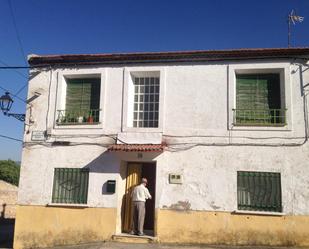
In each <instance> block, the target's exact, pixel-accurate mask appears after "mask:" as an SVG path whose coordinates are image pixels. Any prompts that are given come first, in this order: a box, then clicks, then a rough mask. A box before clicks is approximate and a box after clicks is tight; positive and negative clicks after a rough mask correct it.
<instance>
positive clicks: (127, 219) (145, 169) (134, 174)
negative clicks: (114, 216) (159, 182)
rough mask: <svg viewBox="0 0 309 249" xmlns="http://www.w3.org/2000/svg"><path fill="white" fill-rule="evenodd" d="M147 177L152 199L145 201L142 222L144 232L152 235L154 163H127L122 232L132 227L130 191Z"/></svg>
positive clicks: (153, 218)
mask: <svg viewBox="0 0 309 249" xmlns="http://www.w3.org/2000/svg"><path fill="white" fill-rule="evenodd" d="M143 177H144V178H147V180H148V184H147V188H148V190H149V192H150V194H151V196H152V199H148V200H147V201H146V215H145V223H144V232H145V234H147V235H153V231H154V220H155V199H156V195H155V194H156V191H155V190H156V163H133V162H132V163H131V162H130V163H128V164H127V178H126V192H125V206H124V213H123V227H122V231H123V232H130V231H131V227H132V222H133V219H132V216H133V215H132V211H133V210H132V198H131V193H132V191H133V189H134V187H135V186H136V185H138V184H139V183H140V181H141V179H142V178H143Z"/></svg>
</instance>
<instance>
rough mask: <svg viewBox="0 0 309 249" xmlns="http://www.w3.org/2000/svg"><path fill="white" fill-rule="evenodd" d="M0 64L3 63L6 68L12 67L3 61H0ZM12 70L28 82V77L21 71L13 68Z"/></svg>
mask: <svg viewBox="0 0 309 249" xmlns="http://www.w3.org/2000/svg"><path fill="white" fill-rule="evenodd" d="M0 63H1V64H2V65H4V66H5V67H10V65H8V64H7V63H5V62H4V61H3V60H0ZM12 70H13V71H14V72H15V73H17V74H18V75H20V76H21V77H23V78H25V79H27V80H28V77H27V75H25V74H23V73H22V72H20V71H18V70H16V69H14V68H12Z"/></svg>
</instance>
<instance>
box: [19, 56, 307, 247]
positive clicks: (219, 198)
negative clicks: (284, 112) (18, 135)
mask: <svg viewBox="0 0 309 249" xmlns="http://www.w3.org/2000/svg"><path fill="white" fill-rule="evenodd" d="M256 68H257V69H258V70H264V71H265V70H267V68H272V70H280V72H282V74H283V77H284V79H285V80H284V96H285V101H286V106H287V107H288V124H287V126H285V127H234V126H233V122H232V118H233V117H232V108H233V105H234V102H235V97H234V95H235V94H234V90H235V77H234V76H235V74H234V73H235V71H236V70H253V69H256ZM305 69H306V66H300V65H298V64H296V63H294V64H292V63H290V62H289V61H260V62H257V61H255V62H250V61H246V62H224V63H223V62H222V63H200V64H190V63H188V64H177V65H156V66H149V65H146V66H138V65H134V66H132V67H121V66H115V67H96V68H92V69H88V68H87V67H83V68H80V69H53V70H52V71H50V70H47V71H43V70H42V72H35V70H33V71H32V78H31V80H30V85H29V95H28V97H29V98H30V97H31V96H32V95H33V94H34V92H39V93H40V94H41V95H40V96H39V97H38V98H37V99H35V100H34V101H33V102H32V108H31V114H32V117H30V112H29V111H30V110H29V109H28V113H27V114H28V115H27V118H28V119H29V118H31V119H32V121H34V123H33V124H32V125H31V126H30V127H27V128H26V132H25V137H24V140H25V142H26V143H25V146H24V148H23V155H22V166H21V179H20V190H19V198H18V203H19V205H20V207H19V209H18V213H17V230H16V234H15V248H26V247H29V245H32V244H31V243H32V242H31V241H30V242H29V241H28V239H27V238H29V236H26V235H27V233H29V232H30V231H29V229H28V231H27V232H26V231H25V230H24V229H22V227H23V226H25V225H26V224H27V222H30V219H29V217H28V215H29V213H30V211H29V210H31V208H38V209H39V210H40V211H39V212H38V214H39V213H40V212H42V213H44V214H46V215H47V217H53V215H56V213H57V212H58V211H59V215H67V212H68V211H69V210H71V209H70V208H64V207H58V208H53V207H50V206H49V205H50V204H51V195H52V182H53V170H54V168H55V167H68V168H69V167H80V168H83V167H88V168H89V169H90V179H89V191H88V204H87V206H88V208H85V209H82V210H78V212H80V213H79V214H80V215H82V216H84V212H85V213H87V215H90V216H91V217H93V216H92V215H91V214H90V213H91V212H92V211H93V210H96V209H95V208H98V209H102V210H104V211H102V212H103V213H104V214H103V213H102V215H105V214H106V213H105V210H106V209H111V210H113V212H114V214H113V216H112V217H116V218H115V219H114V222H115V224H114V223H111V224H112V225H111V226H110V225H106V224H104V225H106V226H108V228H107V230H106V231H105V230H104V232H102V233H101V234H99V235H96V236H94V237H93V240H97V239H99V238H103V237H104V238H108V237H110V233H112V232H114V233H119V232H120V231H121V206H122V198H123V195H124V191H125V174H126V173H125V172H126V162H128V161H131V162H132V161H134V162H136V161H156V163H157V185H156V187H157V190H156V200H155V201H156V210H157V216H156V217H157V219H156V234H157V235H158V238H159V240H160V241H162V242H186V243H191V242H196V243H221V242H222V243H226V244H270V245H279V244H280V245H289V244H296V245H309V242H308V240H307V239H306V236H307V237H308V234H307V232H306V231H309V223H308V215H309V188H306V187H304V186H308V184H309V176H308V171H307V164H306V162H307V161H308V157H309V154H308V152H307V151H308V145H307V140H306V134H307V132H308V130H307V115H308V112H307V108H308V106H307V103H306V98H305V96H306V93H307V89H306V88H305V87H304V86H305V85H306V84H307V83H308V81H309V75H308V71H306V70H305ZM136 71H159V72H160V82H161V88H162V89H161V90H162V91H161V93H160V94H161V98H163V100H164V105H163V107H162V108H161V107H160V119H161V120H160V127H159V128H158V129H152V130H145V129H134V128H130V127H126V115H127V113H126V112H125V111H123V112H122V110H126V109H127V104H128V103H127V101H126V100H127V93H126V92H125V89H127V86H126V84H128V82H129V79H128V77H129V76H130V73H131V72H136ZM303 71H304V72H303ZM300 72H303V73H300ZM85 73H89V74H101V75H102V82H101V89H102V92H101V109H102V116H101V118H102V119H101V121H102V123H100V124H98V125H94V126H91V127H89V126H87V125H83V126H70V127H66V126H61V127H60V126H57V125H56V124H55V120H56V116H55V115H56V114H55V113H56V110H57V108H58V106H59V101H60V100H59V98H61V93H60V92H61V84H62V83H63V80H64V79H63V77H64V76H65V75H72V74H76V75H78V74H85ZM61 82H62V83H61ZM57 89H58V90H57ZM160 100H161V99H160ZM60 102H61V101H60ZM28 121H29V120H28ZM32 131H47V134H48V137H47V140H46V141H41V142H36V141H32V140H31V134H32ZM116 136H117V137H118V138H119V139H120V141H124V142H127V143H161V142H164V143H166V144H167V147H166V148H165V151H164V152H163V153H158V154H156V153H143V157H142V158H140V156H138V153H133V152H131V153H128V152H127V153H125V152H123V153H114V152H113V153H112V152H107V151H106V148H107V147H108V145H110V144H113V143H115V140H114V139H113V138H115V137H116ZM55 141H69V142H71V144H70V145H69V146H59V145H58V146H55V145H52V142H55ZM238 170H251V171H270V172H280V173H281V182H282V205H283V213H282V214H281V216H275V215H273V216H267V215H265V214H263V215H262V214H259V215H260V216H257V214H248V215H242V214H235V213H234V211H236V210H237V182H236V180H237V171H238ZM170 173H176V174H181V175H182V176H183V183H182V184H177V185H176V184H170V183H169V181H168V175H169V174H170ZM107 180H116V181H117V187H116V193H115V194H112V195H110V194H106V193H105V190H104V188H105V185H104V184H105V183H106V181H107ZM28 208H29V209H28ZM98 212H99V211H98ZM19 213H20V215H19ZM31 213H34V214H35V215H36V212H31ZM32 215H33V214H32ZM261 215H262V216H261ZM38 217H44V216H38ZM59 217H60V216H59ZM61 217H62V216H61ZM91 219H92V218H90V220H91ZM196 220H198V225H196V226H195V225H194V222H193V221H196ZM49 221H50V222H51V223H50V225H49V226H48V228H49V229H51V230H50V231H51V233H52V234H54V232H53V231H55V230H56V227H57V222H56V220H55V219H50V220H49ZM176 221H177V224H178V225H177V224H176V223H175V222H176ZM178 221H179V223H178ZM272 221H276V222H277V221H278V224H281V225H282V226H283V227H284V228H282V229H281V228H280V226H279V225H277V224H276V223H273V222H272ZM78 222H80V224H82V222H83V221H82V220H79V221H78ZM267 222H270V224H272V225H269V224H268V225H267V224H266V223H267ZM248 223H250V226H249V225H248ZM72 224H73V223H72ZM208 224H212V225H211V226H208ZM290 224H293V226H290ZM298 224H300V225H299V226H298ZM265 226H267V229H266V231H268V233H266V232H265ZM167 228H168V230H167ZM53 229H54V230H53ZM81 229H82V228H81ZM80 231H83V230H80ZM190 231H192V232H190ZM32 232H33V233H34V234H35V233H37V230H35V228H33V231H32ZM58 232H59V231H58ZM72 232H73V230H72ZM103 233H104V234H103ZM176 234H178V236H176ZM213 234H221V235H222V236H223V235H226V239H225V240H222V236H221V237H220V236H219V235H218V236H215V237H214V236H213ZM252 234H256V235H258V236H255V240H250V239H249V237H250V236H251V235H252ZM291 234H292V235H293V236H294V240H291V239H289V238H291V236H292V235H291ZM181 235H183V236H181ZM57 236H58V235H55V238H57ZM271 236H273V237H274V238H273V239H270V238H271ZM69 237H70V236H69ZM81 238H82V237H81ZM60 241H61V240H60ZM80 241H82V240H80ZM37 242H39V240H38V241H37ZM75 242H77V240H74V239H68V240H65V241H64V240H62V242H61V243H62V244H65V243H75ZM53 243H54V242H52V241H50V242H48V245H47V244H46V246H50V245H52V244H53Z"/></svg>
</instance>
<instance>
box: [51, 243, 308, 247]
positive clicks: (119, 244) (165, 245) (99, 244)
mask: <svg viewBox="0 0 309 249" xmlns="http://www.w3.org/2000/svg"><path fill="white" fill-rule="evenodd" d="M49 249H305V247H301V248H297V247H269V246H217V245H214V246H210V245H175V244H173V245H172V244H159V243H148V244H137V243H134V244H133V243H120V242H101V243H92V244H82V245H76V246H59V247H52V248H49ZM306 249H309V247H306Z"/></svg>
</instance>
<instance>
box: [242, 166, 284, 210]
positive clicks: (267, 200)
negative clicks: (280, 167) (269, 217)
mask: <svg viewBox="0 0 309 249" xmlns="http://www.w3.org/2000/svg"><path fill="white" fill-rule="evenodd" d="M237 200H238V209H239V210H251V211H270V212H281V211H282V204H281V177H280V173H269V172H249V171H238V172H237Z"/></svg>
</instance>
